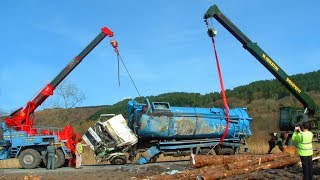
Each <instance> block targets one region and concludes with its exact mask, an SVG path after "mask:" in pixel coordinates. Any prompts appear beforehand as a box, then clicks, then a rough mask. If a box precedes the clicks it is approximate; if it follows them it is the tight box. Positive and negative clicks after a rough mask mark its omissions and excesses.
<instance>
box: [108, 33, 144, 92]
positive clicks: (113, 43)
mask: <svg viewBox="0 0 320 180" xmlns="http://www.w3.org/2000/svg"><path fill="white" fill-rule="evenodd" d="M110 45H111V46H112V47H113V49H114V52H116V54H117V60H118V83H119V86H120V61H121V63H122V65H123V67H124V68H125V70H126V72H127V74H128V75H129V77H130V80H131V82H132V84H133V86H134V88H135V89H136V91H137V93H138V95H139V97H141V94H140V92H139V90H138V88H137V86H136V84H135V82H134V81H133V78H132V76H131V75H130V73H129V71H128V68H127V66H126V65H125V63H124V61H123V60H122V57H121V55H120V53H119V50H118V42H117V41H116V40H114V39H112V40H110Z"/></svg>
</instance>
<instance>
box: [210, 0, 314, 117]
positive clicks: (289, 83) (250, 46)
mask: <svg viewBox="0 0 320 180" xmlns="http://www.w3.org/2000/svg"><path fill="white" fill-rule="evenodd" d="M208 18H215V19H216V20H217V21H218V22H219V23H220V24H221V25H222V26H224V27H225V28H226V29H227V30H228V31H229V32H230V33H231V34H232V35H233V36H234V37H235V38H236V39H238V40H239V41H240V42H241V43H242V45H243V47H244V48H245V49H246V50H248V51H249V52H250V53H251V54H252V55H253V56H254V57H255V58H256V59H257V60H258V61H259V62H260V63H261V64H262V65H263V66H264V67H266V68H267V69H268V70H269V71H270V72H271V73H272V74H273V75H274V76H275V77H276V78H277V79H278V80H279V81H280V82H281V83H282V85H284V86H285V87H286V88H287V89H288V90H289V91H290V92H291V93H292V94H293V95H294V96H295V97H296V98H297V99H298V100H299V101H300V102H301V103H302V104H303V106H304V108H307V109H308V114H310V115H313V114H315V113H316V111H317V110H318V106H317V104H316V103H315V102H314V101H313V100H312V99H311V98H310V96H308V95H307V94H306V93H305V92H304V91H303V90H302V89H301V88H300V87H299V86H298V85H297V84H296V83H295V82H294V81H293V80H292V79H291V78H290V77H289V76H288V75H287V74H286V73H285V72H284V71H283V70H282V69H281V68H280V66H278V65H277V63H275V62H274V61H273V60H272V58H271V57H270V56H269V55H267V53H266V52H264V51H263V50H262V49H261V48H260V47H259V46H258V44H257V43H253V42H252V41H251V40H250V39H249V38H248V37H247V36H246V35H245V34H243V33H242V32H241V31H240V30H239V29H238V28H237V27H236V26H235V25H234V24H233V23H232V22H231V21H230V20H229V19H228V18H227V17H226V16H225V15H223V13H222V12H221V11H220V9H219V8H218V6H217V5H213V6H211V7H210V8H209V9H208V10H207V12H206V13H205V15H204V19H208Z"/></svg>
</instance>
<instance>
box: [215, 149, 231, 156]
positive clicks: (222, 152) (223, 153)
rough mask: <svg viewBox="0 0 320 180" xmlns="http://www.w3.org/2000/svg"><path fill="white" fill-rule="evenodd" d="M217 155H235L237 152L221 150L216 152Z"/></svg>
mask: <svg viewBox="0 0 320 180" xmlns="http://www.w3.org/2000/svg"><path fill="white" fill-rule="evenodd" d="M216 154H217V155H234V154H235V151H234V150H233V149H231V148H221V149H217V150H216Z"/></svg>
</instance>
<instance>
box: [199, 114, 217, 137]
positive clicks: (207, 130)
mask: <svg viewBox="0 0 320 180" xmlns="http://www.w3.org/2000/svg"><path fill="white" fill-rule="evenodd" d="M197 124H198V127H199V129H197V134H211V133H214V129H213V127H214V126H213V127H210V126H209V124H207V123H206V121H203V120H202V119H201V118H199V119H197Z"/></svg>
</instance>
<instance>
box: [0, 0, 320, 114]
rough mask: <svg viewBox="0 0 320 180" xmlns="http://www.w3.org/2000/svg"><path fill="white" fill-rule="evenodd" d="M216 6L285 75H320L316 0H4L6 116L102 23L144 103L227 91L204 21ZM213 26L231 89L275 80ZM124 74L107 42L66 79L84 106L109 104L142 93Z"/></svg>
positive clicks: (1, 106) (0, 32)
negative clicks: (174, 95)
mask: <svg viewBox="0 0 320 180" xmlns="http://www.w3.org/2000/svg"><path fill="white" fill-rule="evenodd" d="M213 4H217V5H218V6H219V8H220V10H221V11H222V12H223V13H224V15H225V16H227V17H228V18H229V19H230V20H231V21H232V22H233V23H234V24H235V25H236V26H237V27H238V28H239V29H240V30H241V31H242V32H243V33H244V34H245V35H246V36H248V37H249V38H250V39H251V41H253V42H257V43H258V45H259V46H260V47H261V48H262V49H263V50H264V51H265V52H266V53H267V54H268V55H269V56H270V57H271V58H272V59H273V60H274V61H275V62H276V63H277V64H278V65H279V66H280V67H281V68H282V69H283V70H284V71H285V72H286V73H287V74H289V75H293V74H297V73H306V72H311V71H315V70H319V69H320V61H319V59H320V45H319V41H320V36H319V33H318V30H319V26H320V25H319V23H318V22H319V19H318V18H319V17H320V11H319V7H320V1H317V0H310V1H301V0H296V1H289V0H284V1H279V0H269V1H257V0H245V1H235V0H223V1H222V0H216V1H214V0H198V1H191V0H190V1H182V0H162V1H155V0H138V1H123V0H92V1H85V0H69V1H63V0H56V1H43V0H29V1H23V0H11V1H9V0H4V1H1V2H0V22H1V28H0V39H1V41H0V49H1V51H0V52H1V59H0V110H2V111H5V112H11V111H14V110H16V109H17V108H19V107H24V106H25V104H26V103H27V102H28V101H30V100H31V99H32V98H33V97H34V96H35V95H36V94H37V93H38V92H39V91H40V90H41V89H42V88H43V87H44V86H45V85H46V84H47V83H49V82H50V81H51V80H52V79H53V78H54V77H55V76H56V75H57V74H58V73H59V72H60V70H62V68H64V67H65V66H66V65H67V64H68V63H69V61H70V60H71V59H72V58H73V57H75V56H76V55H78V53H79V52H81V51H82V50H83V49H84V48H85V47H86V46H87V44H89V43H90V42H91V41H92V40H93V39H94V38H95V37H96V36H97V35H98V34H99V33H100V32H101V30H100V29H101V28H102V27H104V26H106V27H108V28H110V29H111V30H112V31H113V32H114V34H115V36H114V38H115V39H116V40H117V41H118V42H119V50H120V54H121V56H122V58H123V60H124V62H125V64H126V66H127V68H128V70H129V72H130V74H131V76H132V77H133V79H134V81H135V83H136V86H137V88H138V89H139V91H140V93H141V95H142V96H149V95H158V94H162V93H168V92H196V93H201V94H205V93H210V92H216V91H220V86H219V80H218V74H217V69H216V64H215V60H214V54H213V50H212V43H211V41H210V39H209V37H208V35H207V33H206V32H207V28H206V26H205V24H204V22H203V15H204V13H205V12H206V11H207V9H208V8H209V7H210V6H211V5H213ZM210 23H211V25H212V26H213V27H214V28H215V29H217V30H218V35H217V36H216V43H217V48H218V49H217V50H218V53H219V59H220V63H221V69H222V73H223V78H224V86H225V88H227V89H232V88H234V87H237V86H239V85H246V84H249V83H250V82H253V81H257V80H265V79H274V77H273V76H272V75H271V73H270V72H269V71H267V70H266V69H265V68H264V67H263V66H262V65H261V64H260V63H259V62H258V61H257V60H256V59H255V58H254V57H253V56H252V55H251V54H250V53H249V52H247V51H246V50H245V49H244V48H242V45H241V43H240V42H238V41H237V40H236V39H235V38H234V37H233V36H232V35H231V34H229V32H228V31H227V30H226V29H224V28H223V27H222V26H221V25H220V24H219V23H218V22H217V21H216V20H214V19H213V20H212V21H210ZM120 74H121V86H120V87H119V86H118V81H117V58H116V54H115V53H114V51H113V49H112V47H111V46H110V45H109V38H106V39H105V40H103V41H102V42H101V43H100V44H99V45H98V46H97V47H96V48H95V49H94V50H93V51H92V52H91V53H90V54H89V55H88V56H87V57H86V58H85V59H84V60H83V61H82V62H81V64H80V65H79V66H78V67H76V69H74V71H73V72H71V73H70V75H69V76H68V77H67V80H68V81H71V82H73V83H74V84H76V85H77V87H78V89H80V90H81V91H82V92H83V93H84V94H85V96H86V99H85V101H83V102H82V104H81V106H94V105H106V104H114V103H116V102H118V101H121V100H123V99H125V98H134V97H137V96H138V94H137V92H136V90H135V88H134V86H133V84H132V83H131V81H130V79H129V76H128V74H127V73H126V71H125V70H124V68H123V67H121V71H120ZM53 97H54V96H53ZM50 98H52V97H50ZM50 98H49V99H48V101H50ZM40 108H41V107H40Z"/></svg>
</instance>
